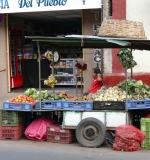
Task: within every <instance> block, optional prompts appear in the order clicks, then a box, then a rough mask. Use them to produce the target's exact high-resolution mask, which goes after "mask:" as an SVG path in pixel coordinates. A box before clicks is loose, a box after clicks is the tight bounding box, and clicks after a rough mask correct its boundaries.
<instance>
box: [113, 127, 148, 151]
mask: <svg viewBox="0 0 150 160" xmlns="http://www.w3.org/2000/svg"><path fill="white" fill-rule="evenodd" d="M145 138H146V135H145V133H144V132H142V131H140V130H139V129H137V128H136V127H134V126H132V125H121V126H119V127H117V128H116V136H115V143H114V144H113V149H114V150H118V151H121V150H124V151H137V150H140V149H141V147H140V144H142V142H143V141H144V139H145Z"/></svg>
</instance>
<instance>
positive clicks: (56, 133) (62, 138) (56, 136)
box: [47, 125, 75, 144]
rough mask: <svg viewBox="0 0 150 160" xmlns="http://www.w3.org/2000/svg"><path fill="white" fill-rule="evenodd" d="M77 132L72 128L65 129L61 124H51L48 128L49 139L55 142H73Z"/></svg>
mask: <svg viewBox="0 0 150 160" xmlns="http://www.w3.org/2000/svg"><path fill="white" fill-rule="evenodd" d="M74 140H75V133H74V132H73V131H72V130H63V129H62V128H61V126H59V125H51V126H50V127H48V128H47V141H49V142H54V143H68V144H69V143H72V142H73V141H74Z"/></svg>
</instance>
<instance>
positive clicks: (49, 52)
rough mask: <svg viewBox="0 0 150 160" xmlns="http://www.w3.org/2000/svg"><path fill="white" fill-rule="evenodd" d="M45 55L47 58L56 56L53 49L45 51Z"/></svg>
mask: <svg viewBox="0 0 150 160" xmlns="http://www.w3.org/2000/svg"><path fill="white" fill-rule="evenodd" d="M45 57H46V58H47V59H52V58H54V54H53V53H52V52H51V51H47V52H45Z"/></svg>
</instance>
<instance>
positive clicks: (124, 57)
mask: <svg viewBox="0 0 150 160" xmlns="http://www.w3.org/2000/svg"><path fill="white" fill-rule="evenodd" d="M118 58H119V60H120V62H121V64H122V66H123V67H124V68H126V69H129V68H133V67H134V66H135V65H137V63H136V62H135V61H134V60H133V56H132V52H131V51H130V50H129V49H123V50H121V51H120V52H119V53H118Z"/></svg>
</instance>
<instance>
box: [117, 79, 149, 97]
mask: <svg viewBox="0 0 150 160" xmlns="http://www.w3.org/2000/svg"><path fill="white" fill-rule="evenodd" d="M118 87H121V88H122V89H124V90H125V89H126V80H124V81H122V82H120V83H119V84H118ZM127 95H128V96H127V97H128V100H142V99H150V87H149V86H148V85H147V84H144V83H143V82H142V81H141V80H134V79H127Z"/></svg>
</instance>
